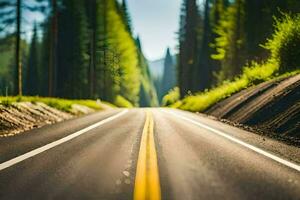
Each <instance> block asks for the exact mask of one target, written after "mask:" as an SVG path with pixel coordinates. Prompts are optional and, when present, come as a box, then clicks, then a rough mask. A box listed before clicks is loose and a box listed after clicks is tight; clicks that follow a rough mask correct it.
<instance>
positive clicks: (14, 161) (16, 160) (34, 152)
mask: <svg viewBox="0 0 300 200" xmlns="http://www.w3.org/2000/svg"><path fill="white" fill-rule="evenodd" d="M127 112H128V110H123V111H122V112H119V113H118V114H116V115H113V116H111V117H109V118H106V119H104V120H102V121H100V122H97V123H95V124H93V125H91V126H88V127H86V128H84V129H81V130H80V131H77V132H75V133H72V134H71V135H68V136H66V137H64V138H61V139H59V140H56V141H54V142H51V143H49V144H47V145H45V146H42V147H39V148H37V149H34V150H32V151H29V152H27V153H25V154H23V155H20V156H18V157H15V158H13V159H11V160H8V161H6V162H3V163H1V164H0V171H1V170H3V169H5V168H8V167H11V166H13V165H15V164H17V163H19V162H22V161H24V160H26V159H28V158H31V157H33V156H36V155H38V154H40V153H42V152H44V151H47V150H49V149H52V148H53V147H56V146H58V145H60V144H63V143H65V142H67V141H70V140H72V139H74V138H76V137H78V136H80V135H82V134H84V133H86V132H88V131H90V130H92V129H94V128H97V127H99V126H101V125H103V124H106V123H108V122H110V121H112V120H114V119H117V118H119V117H121V116H122V115H124V114H126V113H127Z"/></svg>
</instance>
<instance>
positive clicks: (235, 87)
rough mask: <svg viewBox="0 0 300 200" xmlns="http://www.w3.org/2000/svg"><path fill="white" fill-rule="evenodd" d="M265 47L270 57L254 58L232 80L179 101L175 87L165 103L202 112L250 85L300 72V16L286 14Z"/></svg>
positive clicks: (277, 20)
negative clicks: (261, 59) (257, 60)
mask: <svg viewBox="0 0 300 200" xmlns="http://www.w3.org/2000/svg"><path fill="white" fill-rule="evenodd" d="M262 46H263V47H264V48H265V49H267V50H268V51H269V52H270V56H269V57H268V59H267V60H265V61H262V62H260V63H259V62H255V61H252V62H250V63H249V64H247V65H246V66H245V67H244V68H243V70H242V74H241V75H239V76H236V77H235V78H234V79H232V80H231V81H230V80H226V81H223V82H222V83H221V84H219V85H218V86H216V87H214V88H212V89H210V90H206V91H204V92H200V93H195V94H194V95H188V96H186V97H185V98H184V99H183V100H179V101H177V102H175V103H173V102H174V100H175V99H176V98H178V99H179V90H173V91H171V92H170V93H169V94H168V95H166V96H165V97H164V101H163V102H164V105H165V106H166V105H170V103H173V104H172V105H171V107H175V108H180V109H184V110H189V111H193V112H201V111H204V110H206V109H207V108H209V107H210V106H212V105H213V104H215V103H216V102H218V101H220V100H222V99H224V98H226V97H229V96H231V95H232V94H234V93H236V92H239V91H241V90H242V89H245V88H247V87H250V86H253V85H256V84H259V83H261V82H264V81H267V80H270V79H274V78H281V77H284V76H291V75H293V74H297V73H300V56H299V55H300V15H299V14H298V15H296V16H295V17H291V16H289V15H284V16H283V17H282V18H281V19H276V23H275V32H274V33H273V35H272V37H271V38H270V39H268V40H267V42H266V44H265V45H262Z"/></svg>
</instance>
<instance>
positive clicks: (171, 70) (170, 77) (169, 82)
mask: <svg viewBox="0 0 300 200" xmlns="http://www.w3.org/2000/svg"><path fill="white" fill-rule="evenodd" d="M176 75H177V73H176V69H175V65H174V63H173V58H172V56H171V53H170V49H169V48H168V49H167V53H166V57H165V62H164V73H163V78H162V83H161V87H160V88H161V96H160V97H159V98H160V101H161V100H162V97H163V96H164V95H166V94H167V93H168V92H169V90H171V89H172V88H174V87H175V86H176V84H177V81H176Z"/></svg>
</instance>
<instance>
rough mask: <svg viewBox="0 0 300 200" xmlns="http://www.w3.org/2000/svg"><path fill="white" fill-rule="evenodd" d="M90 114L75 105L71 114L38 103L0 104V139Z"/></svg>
mask: <svg viewBox="0 0 300 200" xmlns="http://www.w3.org/2000/svg"><path fill="white" fill-rule="evenodd" d="M91 112H94V110H93V109H91V108H88V107H86V106H81V105H76V104H74V106H73V107H72V113H67V112H63V111H60V110H57V109H55V108H52V107H50V106H47V105H46V104H44V103H40V102H37V103H30V102H18V103H17V102H16V103H13V104H11V105H6V106H4V105H1V104H0V137H8V136H13V135H16V134H19V133H22V132H24V131H26V130H30V129H33V128H38V127H41V126H44V125H46V124H53V123H56V122H60V121H63V120H67V119H70V118H72V117H74V116H77V115H80V114H87V113H91Z"/></svg>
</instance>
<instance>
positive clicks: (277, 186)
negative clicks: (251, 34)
mask: <svg viewBox="0 0 300 200" xmlns="http://www.w3.org/2000/svg"><path fill="white" fill-rule="evenodd" d="M299 159H300V150H299V148H297V147H292V146H288V145H285V144H282V143H280V142H277V141H274V140H272V139H270V138H264V137H262V136H259V135H256V134H253V133H249V132H246V131H243V130H241V129H238V128H235V127H232V126H229V125H226V124H223V123H221V122H217V121H214V120H212V119H209V118H207V117H204V116H201V115H196V114H192V113H188V112H183V111H178V110H172V109H159V108H157V109H155V108H153V109H132V110H110V111H104V112H98V113H95V114H91V115H88V116H84V117H81V118H77V119H72V120H68V121H66V122H61V123H58V124H54V125H49V126H45V127H42V128H40V129H35V130H32V131H28V132H26V133H24V134H21V135H18V136H14V137H10V138H1V139H0V199H7V200H18V199H22V200H23V199H38V200H39V199H58V200H64V199H66V200H69V199H70V200H76V199H83V200H85V199H87V200H88V199H117V200H123V199H124V200H125V199H138V200H144V199H153V200H154V199H157V200H159V199H160V198H161V199H170V200H177V199H178V200H190V199H195V200H198V199H213V200H215V199H264V200H265V199H300V165H299V163H300V162H299ZM297 163H298V164H297ZM143 195H144V196H143Z"/></svg>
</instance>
